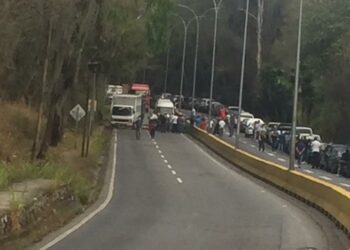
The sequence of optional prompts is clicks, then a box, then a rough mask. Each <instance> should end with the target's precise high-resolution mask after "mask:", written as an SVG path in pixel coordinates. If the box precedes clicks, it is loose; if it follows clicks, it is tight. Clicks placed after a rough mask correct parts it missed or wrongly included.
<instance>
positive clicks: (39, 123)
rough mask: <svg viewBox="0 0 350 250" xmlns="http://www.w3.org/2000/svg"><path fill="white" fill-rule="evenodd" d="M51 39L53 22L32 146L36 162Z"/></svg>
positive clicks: (50, 22) (50, 24) (32, 155)
mask: <svg viewBox="0 0 350 250" xmlns="http://www.w3.org/2000/svg"><path fill="white" fill-rule="evenodd" d="M51 39H52V20H51V19H50V21H49V36H48V39H47V48H46V58H45V63H44V73H43V81H42V89H41V100H40V106H39V114H38V120H37V124H36V131H35V138H34V141H33V146H32V154H31V159H32V160H34V158H35V156H36V152H37V146H38V144H39V142H40V137H41V134H42V123H43V114H44V108H45V103H46V102H45V96H46V94H47V73H48V67H49V55H50V48H51Z"/></svg>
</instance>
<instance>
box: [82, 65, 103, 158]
mask: <svg viewBox="0 0 350 250" xmlns="http://www.w3.org/2000/svg"><path fill="white" fill-rule="evenodd" d="M88 66H89V70H90V71H91V72H93V75H94V79H93V83H92V91H91V92H92V93H91V94H92V98H91V99H90V98H89V101H88V113H89V118H88V126H87V133H86V146H85V157H88V155H89V148H90V137H91V135H92V126H93V125H92V124H93V121H94V117H95V110H96V106H97V104H96V82H97V72H98V70H99V66H100V63H99V62H97V61H94V62H89V64H88Z"/></svg>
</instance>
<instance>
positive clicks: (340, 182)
mask: <svg viewBox="0 0 350 250" xmlns="http://www.w3.org/2000/svg"><path fill="white" fill-rule="evenodd" d="M223 139H224V140H225V141H226V142H228V143H230V144H232V145H234V144H235V137H232V138H231V137H229V136H228V133H226V134H225V135H224V137H223ZM239 146H240V148H241V149H243V150H244V151H246V152H249V153H251V154H253V155H255V156H258V157H260V158H262V159H265V160H268V161H272V162H274V163H277V164H279V165H281V166H284V167H285V168H288V166H289V155H287V154H285V153H283V152H281V151H272V149H271V146H269V145H268V144H265V152H259V150H258V142H257V141H256V140H254V139H253V138H245V136H244V134H240V145H239ZM295 167H297V165H295ZM296 170H297V171H300V172H303V173H304V174H307V175H310V176H313V177H316V178H319V179H321V180H323V181H327V182H330V183H332V184H335V185H337V186H340V187H342V188H344V189H346V190H348V191H350V178H345V177H343V176H338V175H336V174H333V173H329V172H327V171H325V170H322V169H312V167H311V165H309V164H302V165H301V168H300V169H299V168H296Z"/></svg>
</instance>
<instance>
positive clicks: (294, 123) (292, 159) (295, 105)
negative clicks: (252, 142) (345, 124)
mask: <svg viewBox="0 0 350 250" xmlns="http://www.w3.org/2000/svg"><path fill="white" fill-rule="evenodd" d="M302 23H303V0H300V12H299V29H298V48H297V62H296V72H295V85H294V103H293V121H292V131H291V144H290V158H289V170H294V168H295V167H294V163H295V150H294V149H295V139H296V138H295V132H296V131H295V130H296V126H297V112H298V91H299V75H300V49H301V28H302Z"/></svg>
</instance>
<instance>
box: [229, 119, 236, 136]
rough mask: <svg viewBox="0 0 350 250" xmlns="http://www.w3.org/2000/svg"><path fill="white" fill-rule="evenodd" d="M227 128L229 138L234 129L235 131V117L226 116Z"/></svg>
mask: <svg viewBox="0 0 350 250" xmlns="http://www.w3.org/2000/svg"><path fill="white" fill-rule="evenodd" d="M228 116H229V118H228V128H229V133H230V137H232V136H233V134H234V129H235V116H234V115H233V114H232V115H228Z"/></svg>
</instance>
